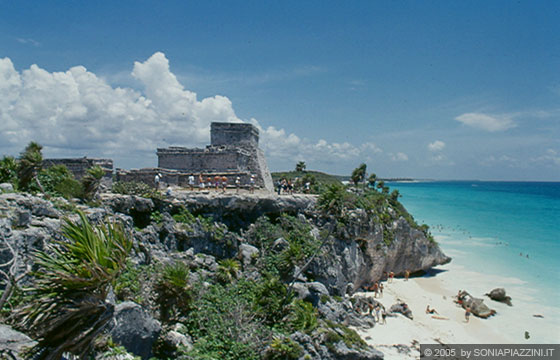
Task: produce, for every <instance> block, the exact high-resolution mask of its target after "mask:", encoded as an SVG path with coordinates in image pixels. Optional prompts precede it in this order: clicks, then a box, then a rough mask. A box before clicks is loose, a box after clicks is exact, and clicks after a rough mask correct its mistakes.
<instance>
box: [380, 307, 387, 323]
mask: <svg viewBox="0 0 560 360" xmlns="http://www.w3.org/2000/svg"><path fill="white" fill-rule="evenodd" d="M381 324H387V311H385V308H383V311H381Z"/></svg>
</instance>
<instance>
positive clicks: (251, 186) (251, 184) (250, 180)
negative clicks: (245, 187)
mask: <svg viewBox="0 0 560 360" xmlns="http://www.w3.org/2000/svg"><path fill="white" fill-rule="evenodd" d="M249 186H250V189H251V194H252V193H254V192H255V175H253V174H251V178H250V179H249Z"/></svg>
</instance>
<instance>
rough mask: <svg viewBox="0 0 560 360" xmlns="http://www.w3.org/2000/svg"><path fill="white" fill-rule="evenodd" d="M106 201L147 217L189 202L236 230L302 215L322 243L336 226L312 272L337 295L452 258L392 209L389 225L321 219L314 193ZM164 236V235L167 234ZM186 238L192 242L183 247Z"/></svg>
mask: <svg viewBox="0 0 560 360" xmlns="http://www.w3.org/2000/svg"><path fill="white" fill-rule="evenodd" d="M105 202H106V204H108V205H109V206H111V207H112V208H113V210H114V211H122V212H124V213H127V214H129V215H131V216H133V217H134V216H139V214H140V215H141V212H140V211H139V210H142V211H144V213H145V215H149V212H150V211H153V210H154V209H155V208H156V207H159V208H161V209H172V208H173V207H177V206H184V207H186V208H187V209H188V210H189V211H191V212H192V213H194V214H201V215H204V216H211V217H212V218H213V219H214V220H216V221H219V222H222V223H225V224H226V225H228V226H229V227H230V229H234V230H235V229H237V230H239V229H244V228H246V227H247V226H248V225H249V224H251V223H253V222H254V221H255V220H256V219H257V218H259V217H260V216H263V215H266V216H268V217H270V218H275V217H278V216H280V215H281V214H284V213H288V214H291V215H297V214H299V216H300V218H302V219H304V221H307V222H308V223H309V224H310V225H311V226H312V234H313V235H314V236H315V237H317V240H319V241H322V240H323V239H322V238H321V236H320V235H319V234H325V233H327V232H328V229H329V228H331V227H334V230H333V231H332V232H331V236H330V239H329V240H328V241H327V242H326V244H325V246H324V247H323V249H322V250H321V253H320V255H319V256H317V257H316V258H315V259H314V260H313V262H312V263H311V264H310V266H309V268H308V269H307V271H306V273H307V274H309V275H311V276H312V277H313V278H314V279H316V280H317V281H319V282H321V283H323V284H324V285H325V286H326V287H327V289H328V290H329V292H330V293H331V294H336V295H343V294H345V293H346V292H350V293H352V292H353V291H355V290H357V289H358V288H360V287H362V286H369V285H371V284H372V283H373V282H375V281H378V280H379V279H381V277H382V276H383V273H384V272H387V273H389V272H391V271H392V272H394V273H395V275H396V276H403V275H404V273H405V271H407V270H408V271H410V272H411V273H415V272H419V271H426V270H428V269H430V268H431V267H433V266H436V265H441V264H446V263H448V262H449V261H451V259H450V258H449V257H447V256H446V255H445V254H443V252H442V251H441V249H440V248H439V246H438V245H437V243H435V242H434V241H433V240H430V239H428V237H427V236H426V234H425V233H424V232H423V231H421V230H420V229H418V228H415V227H413V226H411V224H410V223H409V222H408V221H407V220H406V219H404V218H403V217H402V216H398V215H397V214H396V213H395V212H394V211H393V210H392V209H391V208H389V210H388V212H389V214H390V215H391V219H392V221H391V222H390V223H388V224H383V223H381V222H379V221H378V219H376V218H375V217H372V216H371V215H370V214H368V213H367V212H366V211H364V210H362V209H356V210H351V211H349V212H348V214H347V216H346V218H347V219H348V220H347V221H346V223H345V224H340V223H338V224H336V226H334V225H333V223H335V220H332V219H330V220H329V219H325V218H322V217H321V214H320V212H319V211H318V210H317V209H316V202H317V198H316V196H312V195H283V196H276V195H275V194H259V195H247V194H241V195H237V194H224V195H222V194H220V193H215V192H210V193H208V194H199V193H189V192H184V193H179V194H176V195H174V197H173V199H168V200H164V201H163V202H162V203H160V204H158V205H157V206H156V205H154V204H152V203H151V200H150V201H149V202H148V203H147V202H146V199H142V198H137V197H130V196H122V195H107V196H106V197H105ZM162 211H163V210H162ZM170 211H172V210H170ZM169 234H171V235H169ZM159 236H160V237H162V235H161V232H160V235H159ZM168 236H171V237H173V238H174V241H175V240H176V239H177V238H178V239H179V243H178V244H179V245H175V246H172V248H173V249H179V250H181V249H183V250H184V249H186V248H188V247H195V251H196V252H199V250H200V251H202V249H206V250H207V252H208V251H209V253H210V254H212V255H214V256H217V257H218V258H221V257H224V256H227V255H229V256H231V254H232V252H234V250H233V249H231V248H230V249H221V248H220V247H219V246H217V245H216V243H215V241H214V242H212V241H211V240H212V239H209V238H208V237H207V236H205V235H204V233H198V235H196V234H194V233H193V234H190V235H187V236H186V237H185V236H184V235H181V232H177V231H173V230H168V231H167V233H165V234H164V237H166V238H167V237H168ZM181 239H182V240H181ZM209 241H210V242H209ZM182 242H186V243H183V245H181V243H182ZM230 243H231V241H230ZM242 243H243V239H242V238H237V241H236V246H238V244H242ZM197 249H199V250H197Z"/></svg>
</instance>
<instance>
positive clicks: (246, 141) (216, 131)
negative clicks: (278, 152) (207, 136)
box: [119, 123, 273, 191]
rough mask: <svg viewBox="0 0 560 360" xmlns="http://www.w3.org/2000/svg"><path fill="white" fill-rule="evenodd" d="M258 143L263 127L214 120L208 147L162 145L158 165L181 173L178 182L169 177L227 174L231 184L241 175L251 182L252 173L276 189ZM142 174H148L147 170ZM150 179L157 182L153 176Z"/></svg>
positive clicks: (260, 183)
mask: <svg viewBox="0 0 560 360" xmlns="http://www.w3.org/2000/svg"><path fill="white" fill-rule="evenodd" d="M258 145H259V131H258V129H257V128H256V127H255V126H253V125H251V124H246V123H212V124H211V145H209V146H207V147H206V148H204V149H192V148H185V147H168V148H159V149H157V156H158V168H159V169H167V170H174V171H178V172H180V173H181V175H177V176H178V177H179V178H178V180H177V182H175V180H171V177H170V181H169V182H167V181H166V182H167V183H169V184H177V185H181V186H183V185H184V184H183V183H182V180H181V176H184V177H185V178H186V177H188V176H189V175H191V174H192V175H195V178H196V179H197V183H198V175H199V174H201V173H202V174H204V175H205V176H227V177H228V179H229V183H230V184H232V183H233V181H234V179H235V177H237V176H239V177H240V178H241V183H242V184H243V185H245V184H249V180H250V177H251V175H254V176H255V184H256V186H258V187H260V188H264V189H266V190H269V191H273V184H272V177H271V176H270V171H269V170H268V166H267V165H266V160H265V157H264V154H263V152H262V150H261V149H259V147H258ZM155 174H156V173H154V174H153V176H155ZM162 175H164V174H163V173H162ZM126 176H128V177H131V176H133V174H128V175H124V174H123V176H122V178H125V177H126ZM138 176H139V177H142V178H144V177H147V175H145V174H143V173H139V175H138ZM169 176H171V175H169ZM173 176H175V175H173ZM164 177H165V176H164ZM119 179H120V178H119ZM150 183H153V179H152V180H150Z"/></svg>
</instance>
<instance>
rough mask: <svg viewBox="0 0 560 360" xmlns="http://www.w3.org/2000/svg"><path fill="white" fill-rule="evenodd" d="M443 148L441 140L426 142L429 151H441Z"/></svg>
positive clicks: (443, 144)
mask: <svg viewBox="0 0 560 360" xmlns="http://www.w3.org/2000/svg"><path fill="white" fill-rule="evenodd" d="M444 148H445V143H444V142H443V141H441V140H436V141H434V142H433V143H429V144H428V150H430V151H433V152H435V151H441V150H443V149H444Z"/></svg>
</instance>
